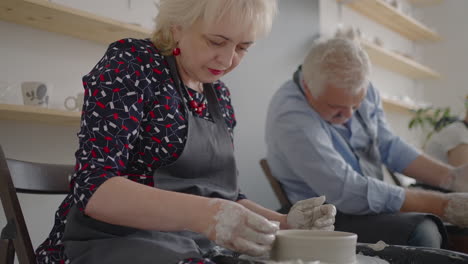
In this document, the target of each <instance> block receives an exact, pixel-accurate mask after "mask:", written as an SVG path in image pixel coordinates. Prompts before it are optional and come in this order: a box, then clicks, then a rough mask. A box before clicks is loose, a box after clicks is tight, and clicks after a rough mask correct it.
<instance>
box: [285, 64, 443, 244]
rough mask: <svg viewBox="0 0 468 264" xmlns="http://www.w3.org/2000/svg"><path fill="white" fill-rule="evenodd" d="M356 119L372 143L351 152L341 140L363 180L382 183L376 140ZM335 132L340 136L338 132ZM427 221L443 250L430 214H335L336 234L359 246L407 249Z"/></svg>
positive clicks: (297, 82)
mask: <svg viewBox="0 0 468 264" xmlns="http://www.w3.org/2000/svg"><path fill="white" fill-rule="evenodd" d="M301 70H302V69H301V66H299V69H298V70H297V71H296V72H295V73H294V75H293V80H294V82H295V83H296V85H297V86H298V88H299V90H300V91H301V92H302V94H304V91H302V88H301V87H302V86H301V85H300V80H299V73H300V71H301ZM304 96H305V94H304ZM355 115H356V118H357V120H358V121H359V123H360V125H361V126H362V127H363V129H364V131H365V133H366V134H367V135H368V136H369V138H370V139H371V140H370V142H369V145H368V146H366V147H364V148H353V147H352V146H351V144H350V143H349V142H348V140H346V138H344V137H343V139H344V141H345V142H346V143H347V144H348V147H349V148H350V150H351V151H352V152H353V153H354V155H355V156H356V159H357V160H358V162H359V166H360V168H361V172H362V176H363V177H373V178H376V179H378V180H383V172H382V166H381V164H382V161H381V157H380V152H379V148H378V142H377V136H376V135H373V134H372V132H371V131H370V129H369V127H368V126H367V124H366V122H365V121H364V120H363V118H362V115H361V113H360V112H359V110H358V111H356V113H355ZM337 132H338V134H339V135H341V136H343V135H342V134H341V133H340V132H339V131H337ZM428 218H429V219H431V220H433V221H434V222H435V223H436V224H437V226H438V228H439V231H440V233H441V235H442V247H445V246H446V243H447V233H446V230H445V227H444V225H443V223H442V221H441V220H440V218H438V217H437V216H435V215H431V214H424V213H400V212H397V213H392V214H377V215H351V214H345V213H342V212H340V211H339V210H338V212H337V215H336V218H335V230H337V231H345V232H352V233H356V234H357V235H358V242H361V243H377V242H378V241H380V240H383V241H385V242H386V243H388V244H393V245H407V243H408V240H409V238H410V236H411V234H412V233H413V232H414V230H415V228H416V227H417V226H418V225H419V224H420V223H422V222H423V221H424V220H426V219H428Z"/></svg>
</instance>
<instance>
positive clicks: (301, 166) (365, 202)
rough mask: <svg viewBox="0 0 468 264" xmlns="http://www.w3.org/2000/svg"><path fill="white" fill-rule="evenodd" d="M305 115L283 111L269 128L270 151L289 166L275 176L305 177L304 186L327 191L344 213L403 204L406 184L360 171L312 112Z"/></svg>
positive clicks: (318, 192)
mask: <svg viewBox="0 0 468 264" xmlns="http://www.w3.org/2000/svg"><path fill="white" fill-rule="evenodd" d="M303 115H304V116H299V117H298V116H297V113H291V114H289V115H284V116H282V118H280V119H278V120H275V121H276V122H275V128H274V129H270V130H269V133H273V134H272V135H270V136H272V138H274V139H275V140H271V142H270V146H269V151H270V152H272V151H274V152H275V153H274V155H275V156H277V157H279V158H280V159H281V160H282V163H283V166H285V167H287V168H288V169H289V170H290V171H289V172H288V173H287V175H277V176H276V177H278V178H279V179H280V180H286V182H287V180H288V179H289V180H291V181H293V182H299V181H302V182H303V185H304V187H302V188H303V190H308V189H309V190H313V193H314V194H315V195H317V196H320V195H325V196H326V198H327V202H328V203H331V204H334V205H335V206H336V207H337V209H338V210H340V211H342V212H344V213H351V214H369V213H389V212H395V211H398V210H399V209H400V208H401V205H402V203H403V199H404V190H403V188H401V187H398V186H393V185H390V184H387V183H385V182H383V181H380V180H378V179H375V178H371V177H364V176H362V175H360V174H359V173H358V172H356V171H355V170H354V169H353V168H352V166H350V165H349V164H348V163H347V162H346V161H345V160H344V159H343V157H342V156H341V154H340V153H339V152H338V151H337V150H336V149H335V147H334V144H333V141H332V138H331V135H329V134H328V133H327V132H326V130H325V128H322V125H321V124H320V121H318V120H314V119H313V118H311V117H310V115H311V114H310V113H303ZM307 116H309V118H306V117H307ZM272 167H274V166H273V164H272ZM286 184H287V183H286ZM296 188H299V186H296ZM311 195H313V194H311ZM309 197H310V196H309ZM309 197H301V199H306V198H309Z"/></svg>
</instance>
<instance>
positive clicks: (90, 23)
mask: <svg viewBox="0 0 468 264" xmlns="http://www.w3.org/2000/svg"><path fill="white" fill-rule="evenodd" d="M0 20H4V21H8V22H12V23H16V24H21V25H27V26H31V27H34V28H38V29H41V30H46V31H50V32H55V33H59V34H64V35H68V36H73V37H76V38H80V39H85V40H90V41H94V42H98V43H103V44H109V43H112V42H114V41H117V40H119V39H121V38H128V37H132V38H147V37H149V36H150V34H151V31H150V30H148V29H146V28H143V27H141V26H138V25H134V24H130V23H125V22H120V21H116V20H113V19H111V18H106V17H102V16H98V15H95V14H92V13H89V12H86V11H83V10H79V9H75V8H70V7H66V6H64V5H60V4H56V3H52V2H48V1H45V0H3V1H2V2H1V3H0Z"/></svg>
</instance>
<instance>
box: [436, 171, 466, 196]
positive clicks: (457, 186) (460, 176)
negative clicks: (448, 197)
mask: <svg viewBox="0 0 468 264" xmlns="http://www.w3.org/2000/svg"><path fill="white" fill-rule="evenodd" d="M449 177H450V180H449V181H447V182H446V183H445V184H443V185H442V186H441V187H442V188H445V189H449V190H452V191H455V192H468V164H466V165H464V166H461V167H458V168H455V169H453V170H452V171H451V172H450V175H449Z"/></svg>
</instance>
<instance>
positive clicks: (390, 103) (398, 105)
mask: <svg viewBox="0 0 468 264" xmlns="http://www.w3.org/2000/svg"><path fill="white" fill-rule="evenodd" d="M382 105H383V107H384V109H385V110H387V111H397V112H403V113H405V114H411V112H412V111H413V110H415V109H417V107H416V106H414V105H410V104H405V103H403V102H401V101H397V100H393V99H388V98H382Z"/></svg>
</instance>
